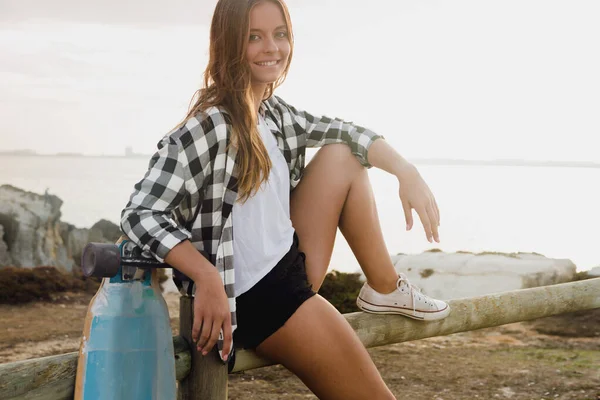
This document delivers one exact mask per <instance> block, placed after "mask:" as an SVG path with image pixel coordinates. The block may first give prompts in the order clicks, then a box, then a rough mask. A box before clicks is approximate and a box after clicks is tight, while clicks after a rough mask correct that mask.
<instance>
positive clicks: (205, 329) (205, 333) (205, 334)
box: [196, 317, 213, 351]
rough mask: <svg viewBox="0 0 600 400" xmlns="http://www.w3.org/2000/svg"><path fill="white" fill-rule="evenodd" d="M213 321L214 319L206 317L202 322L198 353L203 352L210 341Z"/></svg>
mask: <svg viewBox="0 0 600 400" xmlns="http://www.w3.org/2000/svg"><path fill="white" fill-rule="evenodd" d="M212 326H213V319H212V317H205V318H204V320H203V321H202V330H201V331H200V337H199V338H198V342H197V343H196V345H197V346H198V351H203V350H204V348H205V347H206V343H207V342H208V341H209V339H210V335H211V332H212Z"/></svg>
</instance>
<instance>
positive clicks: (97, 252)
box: [81, 243, 121, 278]
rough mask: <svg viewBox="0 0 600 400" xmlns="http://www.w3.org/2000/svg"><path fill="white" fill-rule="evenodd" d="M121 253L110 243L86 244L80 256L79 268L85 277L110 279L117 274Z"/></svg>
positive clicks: (117, 247)
mask: <svg viewBox="0 0 600 400" xmlns="http://www.w3.org/2000/svg"><path fill="white" fill-rule="evenodd" d="M120 266H121V252H120V250H119V246H117V245H115V244H110V243H88V244H87V245H86V246H85V248H84V249H83V254H82V255H81V268H82V269H83V274H84V275H85V276H95V277H98V278H110V277H113V276H115V275H117V273H118V272H119V267H120Z"/></svg>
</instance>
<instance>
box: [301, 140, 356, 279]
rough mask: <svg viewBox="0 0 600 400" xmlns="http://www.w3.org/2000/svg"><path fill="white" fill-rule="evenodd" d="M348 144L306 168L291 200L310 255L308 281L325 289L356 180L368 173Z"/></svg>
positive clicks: (324, 152)
mask: <svg viewBox="0 0 600 400" xmlns="http://www.w3.org/2000/svg"><path fill="white" fill-rule="evenodd" d="M363 170H364V167H363V166H362V165H360V163H359V162H358V160H356V157H354V156H353V155H352V153H351V152H350V148H349V147H348V146H346V145H345V144H330V145H326V146H324V147H323V148H321V149H319V151H318V152H317V153H316V154H315V156H314V157H313V158H312V160H311V161H310V163H308V165H307V166H306V168H305V169H304V174H303V176H302V180H301V181H300V183H299V184H298V186H297V187H296V189H294V191H293V192H292V194H291V198H290V216H291V219H292V224H293V225H294V229H295V230H296V233H297V234H298V237H299V239H300V251H302V252H303V253H304V254H305V255H306V271H307V274H308V279H309V281H310V283H311V284H312V285H313V288H314V289H315V290H318V289H319V287H320V286H321V284H322V282H323V279H324V278H325V274H326V272H327V267H328V266H329V262H330V261H331V254H332V251H333V245H334V242H335V235H336V232H337V227H338V224H339V220H340V215H341V213H342V209H343V207H344V203H345V201H346V197H347V196H348V191H349V190H350V187H351V185H352V181H353V180H354V179H355V178H356V176H357V175H358V174H359V173H361V172H364V171H363Z"/></svg>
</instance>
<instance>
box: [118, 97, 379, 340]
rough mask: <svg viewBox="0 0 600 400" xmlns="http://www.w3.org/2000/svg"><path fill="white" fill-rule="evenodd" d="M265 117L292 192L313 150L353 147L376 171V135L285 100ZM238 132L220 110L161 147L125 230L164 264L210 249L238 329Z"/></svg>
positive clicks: (191, 122) (267, 108)
mask: <svg viewBox="0 0 600 400" xmlns="http://www.w3.org/2000/svg"><path fill="white" fill-rule="evenodd" d="M260 112H261V113H262V114H263V115H264V117H265V121H266V122H267V125H268V126H269V128H270V129H271V132H272V133H273V135H274V136H275V138H276V140H277V144H278V146H279V149H280V150H281V152H282V153H283V156H284V157H285V160H286V161H287V164H288V168H289V171H290V186H291V187H290V190H293V189H294V188H295V187H296V186H297V185H298V183H299V182H300V179H301V177H302V172H303V169H304V156H305V150H306V147H320V146H324V145H327V144H331V143H345V144H347V145H348V146H349V147H350V149H351V151H352V153H353V154H354V155H355V156H356V158H357V159H358V160H359V161H360V163H361V164H362V165H364V166H366V167H367V168H370V167H371V165H370V164H369V162H368V161H367V160H368V159H367V151H368V149H369V147H370V146H371V144H372V143H373V142H374V141H375V140H376V139H377V138H380V137H381V136H379V135H376V134H375V133H374V132H372V131H369V130H367V129H365V128H362V127H360V126H357V125H354V124H352V123H349V122H344V121H342V120H340V119H337V118H336V119H332V118H327V117H322V116H319V117H318V116H313V115H311V114H309V113H307V112H304V111H300V110H297V109H295V108H294V107H292V106H291V105H289V104H287V103H286V102H284V101H283V100H282V99H280V98H279V97H277V96H274V97H272V98H271V99H269V100H267V101H264V102H263V103H262V105H261V109H260ZM230 131H231V119H230V117H229V115H228V114H227V112H226V111H224V110H223V109H220V108H218V107H212V108H210V109H208V110H206V111H205V112H203V113H200V114H197V115H196V116H195V117H193V118H190V119H188V120H187V121H186V123H185V125H183V126H182V127H180V128H177V129H175V130H173V131H172V132H170V133H168V134H167V135H166V136H165V137H164V138H163V139H162V140H161V141H160V142H159V143H158V151H157V152H156V154H154V155H153V156H152V159H151V160H150V165H149V168H148V172H147V173H146V175H145V176H144V178H143V179H142V180H141V181H140V182H138V183H137V184H136V185H135V191H134V192H133V194H132V195H131V197H130V199H129V203H128V204H127V206H126V207H125V209H124V210H123V212H122V214H121V228H122V230H123V232H124V233H125V234H126V235H127V236H128V237H129V239H131V240H132V241H134V242H135V243H137V244H138V245H139V246H140V247H142V249H143V250H145V251H149V252H150V253H152V254H153V255H154V256H155V257H156V258H157V259H158V260H160V261H163V260H164V258H165V257H166V255H167V253H168V252H169V251H170V250H171V249H172V248H173V247H175V246H176V245H177V244H179V243H180V242H182V241H184V240H186V239H190V240H191V242H192V244H193V245H194V246H195V247H196V248H197V249H198V250H200V251H204V252H206V253H207V254H208V255H209V257H210V259H209V261H210V262H211V263H213V265H215V266H216V268H217V270H218V271H219V273H220V275H221V279H222V280H223V284H224V286H225V292H226V293H227V297H228V298H229V307H230V310H231V322H232V326H233V329H235V327H236V325H237V324H236V317H235V294H234V277H235V274H234V271H233V243H232V241H233V220H232V213H231V211H232V209H233V204H234V202H235V201H236V199H237V197H238V195H237V181H238V177H237V175H236V174H237V169H236V168H235V160H236V153H237V152H236V149H235V148H234V147H233V146H231V147H230V148H229V149H228V150H227V149H226V148H227V145H228V144H229V137H230ZM176 283H177V284H178V287H179V288H180V290H181V291H182V293H186V294H189V295H192V294H193V293H194V288H193V285H191V284H189V283H188V282H179V281H177V280H176ZM220 345H222V344H220ZM219 348H222V347H221V346H220V347H219Z"/></svg>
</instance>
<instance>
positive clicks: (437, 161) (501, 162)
mask: <svg viewBox="0 0 600 400" xmlns="http://www.w3.org/2000/svg"><path fill="white" fill-rule="evenodd" d="M0 156H18V157H73V158H84V157H85V158H145V159H148V158H150V157H151V156H152V155H151V154H142V153H133V152H131V151H128V152H127V153H126V154H122V155H120V154H92V155H89V154H81V153H66V152H65V153H54V154H39V153H36V152H35V151H33V150H11V151H0ZM410 161H411V162H412V163H414V164H418V165H457V166H461V165H479V166H504V167H566V168H600V163H597V162H591V161H537V160H520V159H495V160H461V159H453V158H413V159H410Z"/></svg>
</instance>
